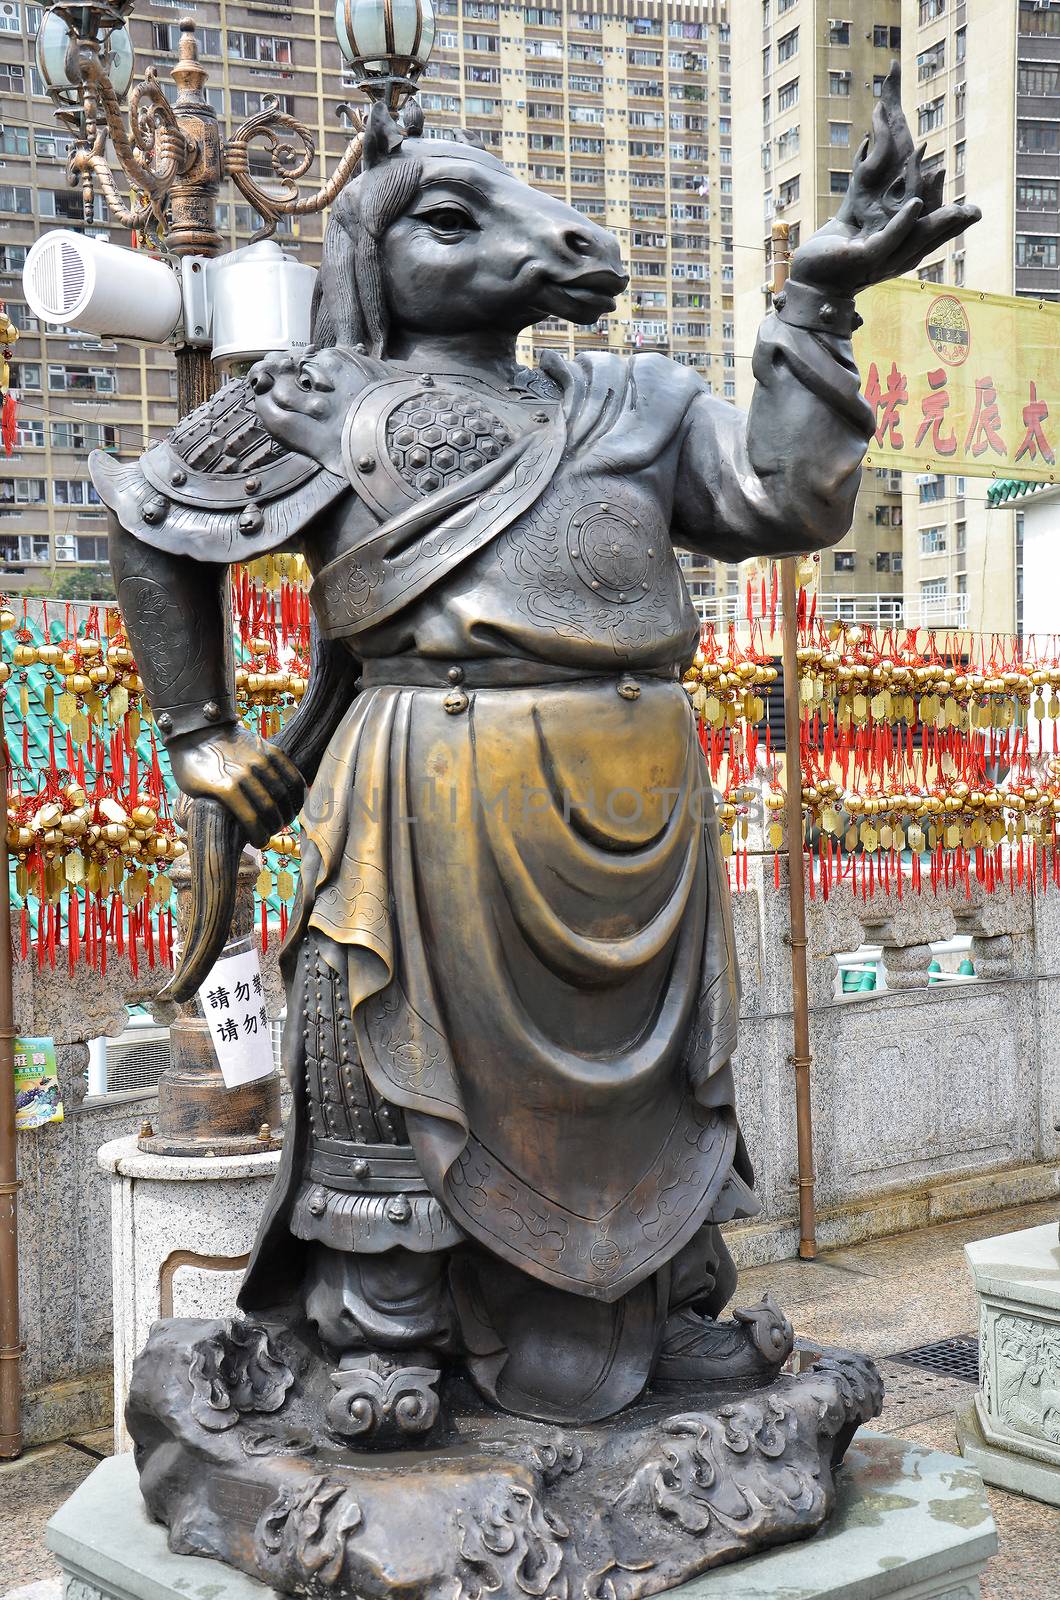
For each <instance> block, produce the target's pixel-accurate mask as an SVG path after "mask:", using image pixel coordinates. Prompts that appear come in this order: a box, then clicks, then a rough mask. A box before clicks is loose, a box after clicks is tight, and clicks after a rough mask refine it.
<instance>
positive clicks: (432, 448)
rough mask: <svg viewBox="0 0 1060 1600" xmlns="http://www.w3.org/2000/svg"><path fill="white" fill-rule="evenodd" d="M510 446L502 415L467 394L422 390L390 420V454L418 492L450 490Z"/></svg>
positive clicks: (388, 441) (392, 413)
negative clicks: (451, 485) (450, 487)
mask: <svg viewBox="0 0 1060 1600" xmlns="http://www.w3.org/2000/svg"><path fill="white" fill-rule="evenodd" d="M511 442H512V433H511V430H510V429H509V428H508V427H507V425H506V424H505V423H504V422H502V421H501V419H500V417H498V416H495V415H494V414H493V412H491V411H489V410H487V408H486V407H485V406H484V405H483V404H482V402H481V401H479V400H477V399H475V397H474V396H472V395H468V394H457V393H447V392H445V391H441V392H438V391H436V390H434V389H424V390H422V391H421V392H420V393H419V394H415V395H411V396H410V397H409V398H408V399H406V400H403V401H402V402H401V403H400V404H399V405H397V406H395V407H394V409H393V411H392V412H391V413H390V415H389V417H388V418H387V422H386V444H387V454H388V455H389V457H390V460H391V462H392V463H393V465H394V466H395V467H396V468H397V470H398V472H399V473H400V474H401V477H402V478H403V479H404V480H405V482H406V483H407V484H409V485H410V487H411V488H413V489H415V490H416V491H417V493H418V494H431V493H433V491H434V490H435V489H444V488H448V486H449V485H450V484H451V483H456V482H457V481H458V480H459V479H460V478H463V477H466V476H467V474H468V473H469V472H474V471H475V470H476V469H477V468H478V467H481V466H483V465H484V464H485V463H486V462H487V461H493V460H495V459H496V457H497V456H499V455H500V453H501V451H502V450H504V449H505V448H506V447H507V446H508V445H510V444H511Z"/></svg>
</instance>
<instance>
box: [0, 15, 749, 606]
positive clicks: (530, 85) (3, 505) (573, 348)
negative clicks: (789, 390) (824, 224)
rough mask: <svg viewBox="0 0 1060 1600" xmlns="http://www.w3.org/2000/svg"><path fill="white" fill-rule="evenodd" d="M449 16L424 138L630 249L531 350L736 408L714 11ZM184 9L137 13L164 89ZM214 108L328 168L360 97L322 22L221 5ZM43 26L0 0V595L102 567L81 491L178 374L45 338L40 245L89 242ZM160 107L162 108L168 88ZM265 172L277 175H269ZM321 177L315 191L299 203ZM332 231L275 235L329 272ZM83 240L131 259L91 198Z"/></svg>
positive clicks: (204, 40)
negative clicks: (594, 352)
mask: <svg viewBox="0 0 1060 1600" xmlns="http://www.w3.org/2000/svg"><path fill="white" fill-rule="evenodd" d="M590 3H591V0H587V3H586V6H585V8H584V9H582V8H579V7H572V6H569V5H566V6H563V7H558V6H556V7H542V6H513V5H510V4H503V3H500V0H436V10H437V12H438V31H437V36H436V44H435V48H434V52H433V55H432V58H431V65H430V67H429V69H428V73H427V76H426V77H425V79H424V81H423V88H422V92H421V99H422V103H423V106H424V110H425V112H426V117H427V129H426V131H427V133H428V134H429V135H430V136H431V137H435V138H446V137H452V136H453V135H454V133H455V131H456V130H457V129H458V128H461V127H465V128H469V129H473V130H474V131H475V132H476V133H477V134H478V135H479V136H480V137H481V138H482V139H483V141H484V142H485V143H486V145H487V146H488V147H489V148H490V149H493V150H495V151H496V153H497V154H498V155H499V156H501V158H502V159H503V160H505V161H506V162H507V163H508V164H509V165H510V166H511V167H512V169H513V170H514V171H515V172H517V173H518V174H519V175H520V176H522V177H525V178H526V179H527V181H528V182H530V183H531V184H533V185H534V186H536V187H539V188H541V189H543V190H546V191H547V192H549V193H552V194H555V195H559V196H561V197H562V198H564V199H566V200H568V201H569V202H570V203H571V204H572V205H574V206H575V207H576V208H577V209H578V210H580V211H581V212H583V213H584V214H585V215H586V216H590V217H592V218H594V220H596V221H599V222H601V223H602V224H604V225H606V226H607V227H609V228H611V229H613V230H614V231H615V232H616V233H617V234H618V236H619V238H620V240H621V242H622V245H623V254H624V255H625V257H626V259H627V261H628V263H629V266H630V271H631V281H630V285H629V289H628V291H627V293H626V294H625V295H624V296H623V297H622V299H621V301H620V303H619V305H618V307H617V310H616V312H615V313H614V315H613V316H611V317H609V318H606V319H604V320H603V321H601V322H600V323H599V324H597V325H596V326H595V327H594V328H591V329H574V328H573V327H571V326H569V325H566V324H561V323H543V324H541V325H539V326H538V327H537V328H535V329H534V330H533V332H532V335H531V337H529V338H528V339H526V340H525V341H524V343H523V347H522V354H523V356H524V358H527V359H530V358H532V356H533V353H534V351H536V350H540V349H541V348H543V347H551V348H558V349H560V350H562V351H564V352H566V353H568V354H574V353H576V352H577V351H578V350H580V349H583V348H592V347H597V346H600V345H606V346H607V347H609V348H612V349H616V350H621V351H624V352H635V351H638V350H645V349H649V350H651V349H654V350H663V351H666V352H667V353H668V354H669V355H671V356H672V357H673V358H674V359H675V360H677V361H679V362H682V363H684V364H686V365H690V366H693V367H695V368H696V369H697V370H698V371H700V372H701V373H702V375H703V378H704V380H705V381H706V382H708V383H709V384H710V385H711V387H712V389H713V390H714V392H715V393H717V394H718V395H720V396H723V397H726V398H729V399H734V398H735V392H736V387H735V382H736V380H735V356H734V326H733V281H732V280H733V252H732V203H733V197H732V181H733V180H732V139H731V121H730V117H731V105H730V101H731V92H732V91H731V73H730V58H729V39H728V24H727V21H726V8H725V5H724V4H723V3H722V0H703V3H699V4H690V3H684V0H609V4H608V8H607V10H606V11H603V10H592V9H589V4H590ZM185 10H186V7H185V6H184V4H183V0H176V3H174V0H142V3H141V4H140V6H139V7H138V11H137V14H136V15H135V16H134V18H133V19H132V23H131V31H132V35H133V42H134V46H135V49H136V69H137V73H138V74H139V73H141V72H142V71H143V69H144V68H145V67H146V66H147V65H148V64H149V63H151V62H155V63H157V64H158V65H159V67H160V76H161V77H162V78H163V80H164V79H165V75H166V70H167V67H168V65H169V64H171V63H172V61H174V60H175V57H176V47H177V37H178V27H177V22H178V18H179V16H180V15H181V14H182V13H183V12H184V11H185ZM196 18H197V21H198V23H199V28H198V39H199V48H200V55H201V57H202V59H203V62H204V64H205V65H206V67H207V68H208V70H209V73H210V79H209V83H208V85H207V94H208V95H209V97H210V99H211V102H212V103H213V104H214V106H215V108H216V109H217V111H218V113H219V115H220V116H221V118H222V120H223V121H226V122H227V123H228V124H229V125H230V126H232V125H236V124H238V123H239V122H241V121H242V120H243V119H244V118H246V117H248V116H250V115H252V114H254V112H256V111H258V110H260V109H261V107H262V105H263V101H264V97H265V96H266V95H274V96H276V97H277V98H278V100H279V102H280V105H281V107H282V109H284V110H285V111H289V112H291V113H292V114H293V115H295V116H296V117H298V118H299V119H300V120H301V121H302V122H304V123H305V124H306V126H307V127H308V128H309V129H310V131H311V133H312V134H313V137H314V139H315V142H316V146H317V149H318V150H319V151H321V152H322V153H323V161H324V165H325V167H327V168H328V169H329V170H330V168H331V167H332V166H333V165H334V162H335V161H336V159H337V158H338V156H339V154H340V153H341V151H342V149H343V147H344V145H345V142H346V137H347V133H346V130H345V128H344V124H343V120H342V116H341V113H340V105H341V103H342V102H343V101H344V100H345V99H346V98H347V96H348V95H349V93H350V84H349V82H348V81H347V80H346V78H345V76H344V72H343V68H342V61H341V57H340V55H339V51H338V47H337V45H336V43H335V40H334V36H333V32H332V29H331V24H330V21H329V18H328V15H327V13H326V12H321V11H319V10H317V9H315V8H310V7H308V6H304V5H303V6H299V5H291V6H287V5H284V4H283V0H243V3H242V4H235V3H232V0H209V3H207V4H204V5H203V6H202V7H200V8H199V10H198V11H197V12H196ZM39 21H40V8H39V7H38V6H36V5H27V4H24V3H22V0H0V38H2V43H3V49H2V52H0V55H2V61H0V124H2V128H3V132H2V133H0V161H2V166H0V238H2V239H3V243H2V245H0V298H3V299H5V300H6V302H7V305H8V308H9V311H10V312H11V315H12V316H13V318H14V319H15V321H16V322H17V323H18V325H19V327H20V329H21V334H22V336H21V338H20V339H19V343H18V348H17V354H16V360H15V364H14V372H13V380H14V382H15V383H16V385H17V388H18V392H19V397H20V423H19V434H18V443H17V448H16V451H15V454H14V455H13V456H11V457H9V458H6V459H3V458H0V583H2V584H3V585H4V586H5V587H7V588H8V589H17V588H19V587H27V586H29V587H49V586H51V587H53V586H54V581H55V578H56V576H57V571H60V570H62V569H65V568H67V567H69V566H74V567H76V566H77V565H79V564H84V563H90V562H96V561H99V560H102V559H104V558H105V553H106V530H105V523H104V519H103V515H102V512H101V509H100V507H99V506H98V504H96V503H95V501H94V496H93V492H92V490H91V487H90V486H89V484H88V481H87V472H86V469H85V457H86V454H87V451H88V450H89V449H91V448H94V447H96V446H101V447H103V448H105V449H111V450H114V451H116V452H117V453H119V454H121V455H129V456H131V455H135V454H136V453H138V452H139V451H140V450H141V449H142V448H143V447H144V445H145V443H146V442H147V441H148V440H149V439H154V438H157V437H159V436H160V435H161V434H162V433H163V432H164V431H165V430H166V429H167V428H168V427H170V426H172V424H173V422H174V420H175V416H176V412H175V377H174V371H173V362H172V358H171V355H170V353H169V352H168V351H166V350H159V349H140V348H136V347H133V346H130V345H126V344H121V343H106V344H104V343H101V342H100V341H98V340H89V339H85V338H81V337H79V336H77V335H76V334H75V333H73V332H72V331H71V330H70V329H62V328H53V327H48V328H42V327H40V326H38V325H37V323H36V322H35V320H34V319H33V318H32V317H31V315H30V314H29V311H28V308H27V307H26V305H25V303H24V300H23V297H22V291H21V280H20V274H21V268H22V264H23V262H24V260H25V255H26V251H27V250H28V248H29V246H30V245H31V244H32V242H33V240H34V239H35V238H36V237H37V235H38V233H39V232H40V231H42V230H43V229H46V228H49V227H56V226H70V227H75V228H80V227H81V226H82V223H81V218H80V198H79V196H78V195H77V194H76V193H74V192H72V191H70V190H69V189H67V187H66V184H65V176H64V163H65V157H66V150H65V145H64V140H63V136H62V134H61V133H60V132H59V131H58V130H57V129H56V126H55V123H54V121H53V119H52V116H51V104H50V102H49V101H48V100H47V98H46V97H45V96H44V94H43V86H42V85H41V84H40V82H39V80H38V78H37V75H36V73H35V70H34V67H33V39H34V36H35V33H36V30H37V27H38V25H39ZM167 92H168V91H167ZM252 170H256V171H257V172H258V173H259V174H260V175H262V176H264V175H266V173H267V168H266V166H265V165H264V157H263V158H262V162H261V163H260V164H259V166H258V167H257V168H254V169H252ZM318 181H319V168H318V169H315V170H312V171H311V172H310V174H309V175H308V177H307V179H306V180H304V183H303V188H304V189H305V190H306V191H307V192H308V191H310V190H311V189H312V188H314V187H316V184H317V182H318ZM258 223H259V219H258V218H257V216H256V214H255V213H254V212H253V211H252V209H251V208H250V207H249V206H247V205H246V204H244V203H242V201H241V200H239V198H238V197H237V196H235V194H234V193H228V194H224V195H223V197H222V202H221V205H220V207H219V224H220V229H221V232H222V234H224V235H225V236H226V238H227V240H228V242H229V244H230V245H231V246H232V247H236V246H237V245H239V244H241V243H245V242H246V241H247V239H248V238H249V236H250V234H251V233H252V232H253V230H254V229H255V228H256V227H257V226H258ZM322 228H323V220H322V219H321V218H320V217H312V216H310V217H305V218H301V219H299V220H297V221H295V222H291V221H286V222H285V224H284V225H283V226H281V229H280V231H279V234H278V237H279V238H280V239H281V241H282V242H283V243H284V244H285V245H286V246H287V247H289V248H291V249H292V250H295V251H297V252H298V253H299V254H300V255H301V256H302V258H303V259H305V260H307V261H309V262H311V263H314V264H315V262H316V260H317V259H318V256H319V249H320V242H321V237H322ZM92 231H94V232H96V233H97V234H98V236H99V237H101V238H108V239H110V240H112V241H113V242H115V243H118V244H128V243H129V242H130V241H129V238H128V234H127V232H126V230H124V229H122V228H121V227H120V226H118V225H116V224H114V223H113V222H112V221H110V220H109V218H108V216H107V214H106V211H105V208H104V207H103V204H102V202H101V201H97V208H96V214H95V216H94V218H93V223H92ZM689 577H690V581H691V583H692V587H693V591H694V592H695V593H696V594H697V597H698V596H701V595H707V594H711V593H713V592H715V591H716V589H717V587H718V585H719V584H721V583H723V582H724V580H723V579H721V578H720V577H719V575H718V574H717V573H716V572H715V570H714V567H713V564H712V563H706V564H703V563H700V564H698V565H697V566H696V567H695V569H694V570H692V571H690V573H689Z"/></svg>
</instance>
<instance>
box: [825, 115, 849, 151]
mask: <svg viewBox="0 0 1060 1600" xmlns="http://www.w3.org/2000/svg"><path fill="white" fill-rule="evenodd" d="M828 142H829V144H830V145H832V147H833V148H834V149H837V150H848V149H849V148H850V123H849V122H830V123H829V124H828Z"/></svg>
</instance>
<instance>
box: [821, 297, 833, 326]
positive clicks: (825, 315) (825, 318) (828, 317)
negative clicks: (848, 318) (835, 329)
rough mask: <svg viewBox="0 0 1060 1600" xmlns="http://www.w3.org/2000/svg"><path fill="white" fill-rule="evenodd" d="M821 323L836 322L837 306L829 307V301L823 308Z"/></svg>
mask: <svg viewBox="0 0 1060 1600" xmlns="http://www.w3.org/2000/svg"><path fill="white" fill-rule="evenodd" d="M821 321H822V322H825V323H827V322H834V321H835V306H831V305H829V304H828V302H827V301H826V302H825V304H824V305H823V306H822V307H821Z"/></svg>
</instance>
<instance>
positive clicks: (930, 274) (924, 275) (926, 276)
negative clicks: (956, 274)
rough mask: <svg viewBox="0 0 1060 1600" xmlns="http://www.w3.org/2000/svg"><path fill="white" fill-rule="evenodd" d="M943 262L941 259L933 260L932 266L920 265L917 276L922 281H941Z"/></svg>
mask: <svg viewBox="0 0 1060 1600" xmlns="http://www.w3.org/2000/svg"><path fill="white" fill-rule="evenodd" d="M942 270H943V264H942V262H941V261H932V262H931V264H930V266H927V267H920V268H919V269H918V271H917V277H918V278H919V279H920V281H921V283H941V282H942Z"/></svg>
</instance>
